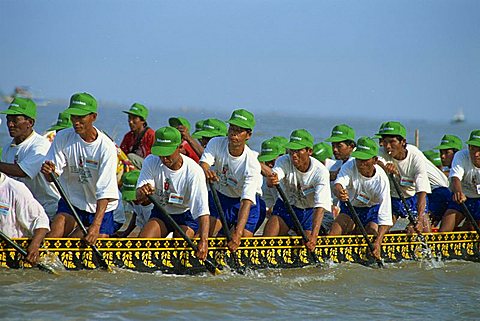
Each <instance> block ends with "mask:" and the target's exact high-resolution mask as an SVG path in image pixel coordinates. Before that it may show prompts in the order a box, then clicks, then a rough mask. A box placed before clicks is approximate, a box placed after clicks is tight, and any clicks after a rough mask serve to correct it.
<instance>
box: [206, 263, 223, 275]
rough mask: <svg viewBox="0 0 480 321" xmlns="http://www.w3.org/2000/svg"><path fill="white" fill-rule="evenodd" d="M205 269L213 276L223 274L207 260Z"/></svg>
mask: <svg viewBox="0 0 480 321" xmlns="http://www.w3.org/2000/svg"><path fill="white" fill-rule="evenodd" d="M205 267H206V268H207V270H208V272H210V273H212V275H219V274H222V272H221V271H220V270H219V269H218V268H217V267H216V266H215V265H214V264H213V263H212V261H210V260H209V259H206V260H205Z"/></svg>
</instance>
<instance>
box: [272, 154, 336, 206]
mask: <svg viewBox="0 0 480 321" xmlns="http://www.w3.org/2000/svg"><path fill="white" fill-rule="evenodd" d="M272 171H274V172H275V173H277V175H278V179H279V181H280V186H281V187H282V188H283V190H284V191H285V194H286V195H287V197H288V201H289V202H290V204H291V205H293V206H295V207H298V208H318V207H321V208H323V209H324V210H325V211H330V210H331V208H332V199H331V197H330V194H331V193H330V174H329V172H328V170H327V168H326V167H325V166H324V165H323V164H322V163H321V162H319V161H318V160H316V159H315V158H313V157H310V167H309V168H308V170H307V172H305V173H303V172H300V171H299V170H298V169H296V168H295V166H294V165H293V163H292V161H291V160H290V155H283V156H280V157H279V158H278V159H277V160H276V162H275V166H274V167H273V169H272Z"/></svg>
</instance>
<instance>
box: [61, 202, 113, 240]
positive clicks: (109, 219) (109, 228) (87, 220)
mask: <svg viewBox="0 0 480 321" xmlns="http://www.w3.org/2000/svg"><path fill="white" fill-rule="evenodd" d="M74 208H75V211H76V212H77V214H78V216H79V217H80V220H81V221H82V223H83V225H85V227H88V226H90V225H91V224H92V223H93V219H94V218H95V213H89V212H87V211H84V210H81V209H79V208H76V207H75V206H74ZM58 213H67V214H69V215H72V216H73V212H72V211H71V210H70V208H69V207H68V204H67V202H65V201H64V200H63V198H61V199H60V200H59V201H58V209H57V214H58ZM115 232H116V231H115V223H114V221H113V211H110V212H105V215H103V220H102V225H100V234H108V235H112V234H113V233H115Z"/></svg>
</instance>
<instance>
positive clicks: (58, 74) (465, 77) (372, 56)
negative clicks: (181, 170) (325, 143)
mask: <svg viewBox="0 0 480 321" xmlns="http://www.w3.org/2000/svg"><path fill="white" fill-rule="evenodd" d="M0 30H1V35H2V39H1V50H0V74H1V77H0V89H1V90H3V91H4V92H10V91H12V90H13V88H14V86H16V85H29V86H31V88H32V90H33V91H34V92H37V93H41V94H42V95H44V96H45V97H49V98H65V99H68V98H69V97H70V95H71V94H72V93H74V92H77V91H88V92H90V93H92V94H93V95H94V96H95V97H97V98H98V99H100V100H103V101H109V102H115V103H121V104H125V105H130V104H131V103H132V102H134V101H139V102H143V103H144V104H146V105H147V106H149V107H151V108H157V107H158V108H159V107H166V106H168V107H195V108H206V109H224V110H232V109H234V108H236V107H244V108H246V109H250V110H251V111H253V112H268V111H275V112H276V113H288V114H292V113H308V114H312V115H315V116H316V117H322V116H325V117H327V116H341V117H343V116H348V117H350V116H364V117H375V118H396V119H403V118H410V119H411V118H416V117H418V118H423V119H428V118H434V119H438V120H442V119H447V120H448V119H450V118H451V117H452V115H453V113H454V112H456V111H457V109H459V108H463V110H464V111H465V114H466V116H467V117H480V1H477V0H474V1H462V0H452V1H441V0H435V1H422V0H411V1H408V0H402V1H387V0H379V1H365V0H362V1H358V0H354V1H338V0H337V1H321V0H316V1H300V0H295V1H279V0H276V1H231V0H228V1H227V0H223V1H178V0H175V1H119V0H116V1H99V0H96V1H84V0H82V1H75V2H74V1H19V0H12V1H7V0H0Z"/></svg>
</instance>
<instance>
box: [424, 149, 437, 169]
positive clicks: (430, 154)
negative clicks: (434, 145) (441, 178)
mask: <svg viewBox="0 0 480 321" xmlns="http://www.w3.org/2000/svg"><path fill="white" fill-rule="evenodd" d="M422 153H423V155H425V157H426V158H427V159H428V160H429V161H430V162H431V163H432V164H433V165H434V166H435V167H436V168H438V169H439V170H442V161H441V159H440V153H439V152H436V151H434V150H433V149H429V150H424V151H423V152H422Z"/></svg>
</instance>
